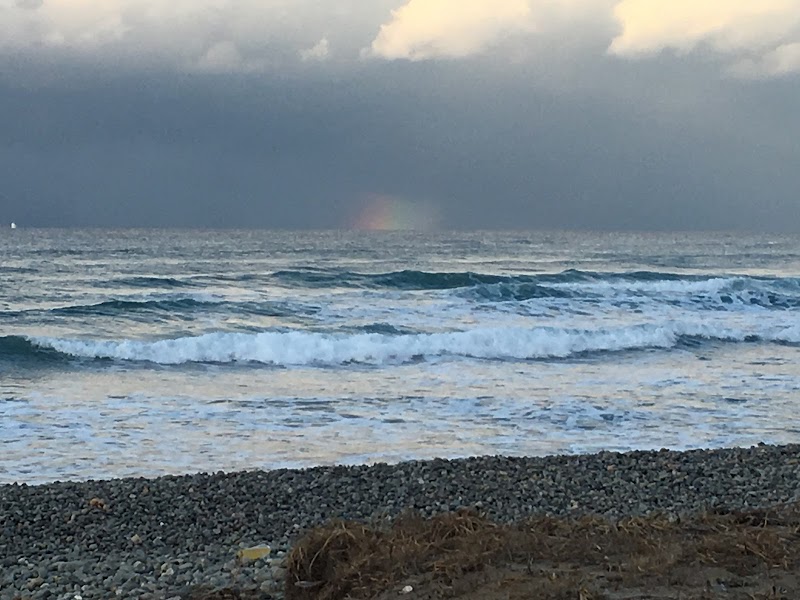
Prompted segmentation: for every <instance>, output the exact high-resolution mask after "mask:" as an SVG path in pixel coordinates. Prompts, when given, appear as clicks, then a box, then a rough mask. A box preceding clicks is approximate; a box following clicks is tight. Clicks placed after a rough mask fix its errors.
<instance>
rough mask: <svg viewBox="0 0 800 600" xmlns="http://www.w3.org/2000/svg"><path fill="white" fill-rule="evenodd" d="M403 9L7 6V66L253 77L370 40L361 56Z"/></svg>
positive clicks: (152, 3) (147, 0)
mask: <svg viewBox="0 0 800 600" xmlns="http://www.w3.org/2000/svg"><path fill="white" fill-rule="evenodd" d="M367 1H369V2H370V6H369V7H365V2H367ZM397 1H398V0H337V2H331V3H322V4H321V3H319V1H318V0H0V58H2V55H3V54H10V53H13V54H15V55H19V54H28V55H31V56H37V55H42V54H47V53H48V52H50V56H52V55H53V52H54V51H55V52H57V56H58V58H59V59H60V60H64V59H69V58H70V57H74V56H77V57H86V56H87V54H91V59H92V63H93V64H113V65H118V64H120V63H124V64H128V63H134V64H136V63H138V64H151V65H152V64H156V65H159V66H160V67H164V68H168V67H172V68H177V69H179V70H189V71H194V70H197V69H200V70H206V71H223V70H232V71H244V72H252V71H254V70H259V69H266V68H268V67H269V66H271V65H275V64H278V63H280V62H281V61H284V62H285V61H289V62H291V61H292V60H294V61H299V60H301V58H306V59H308V60H311V59H314V60H320V59H323V58H325V57H326V56H327V54H328V53H329V51H330V48H329V44H330V43H331V42H333V41H336V42H337V43H340V42H339V40H342V39H345V40H347V39H350V38H354V39H359V38H360V41H358V42H351V45H352V44H355V47H354V48H352V49H351V52H352V53H353V58H356V57H357V51H358V48H359V47H361V46H363V44H364V43H367V42H368V40H370V39H371V38H372V36H373V35H374V32H375V31H376V30H377V28H378V24H379V17H376V14H387V13H388V11H389V8H390V6H391V5H392V4H394V5H396V3H397ZM328 30H331V31H332V32H333V33H332V34H331V36H330V37H328V36H326V37H325V38H323V36H324V35H326V32H327V31H328ZM329 40H330V41H329ZM341 45H342V46H346V43H342V44H341ZM303 49H305V51H303Z"/></svg>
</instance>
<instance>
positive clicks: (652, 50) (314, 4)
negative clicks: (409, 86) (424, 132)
mask: <svg viewBox="0 0 800 600" xmlns="http://www.w3.org/2000/svg"><path fill="white" fill-rule="evenodd" d="M509 40H513V41H514V43H513V44H509V43H508V42H509ZM798 44H800V0H336V2H323V3H321V2H319V0H0V59H2V58H3V55H13V56H15V57H19V56H26V55H29V56H33V57H36V56H40V55H43V56H47V57H50V58H53V57H56V58H57V59H58V60H70V59H71V58H74V57H78V58H79V59H84V58H85V59H87V60H88V61H89V62H91V63H92V64H111V65H114V66H115V67H116V66H120V65H122V66H124V65H126V64H137V65H141V64H144V65H158V66H159V67H160V68H172V69H177V70H184V71H203V72H232V71H235V72H245V73H252V72H258V71H264V70H268V69H271V68H276V67H277V66H278V65H284V66H285V65H287V64H292V63H293V62H300V61H303V62H311V61H329V59H330V58H331V48H332V47H335V48H336V57H337V59H339V60H338V61H337V64H339V63H342V62H345V61H347V60H352V61H355V60H356V59H357V58H358V56H359V54H358V50H359V49H360V48H364V47H365V46H366V48H364V50H363V51H362V56H368V57H373V58H378V59H387V60H412V61H418V60H426V59H441V58H449V59H458V58H464V57H468V56H473V55H476V54H480V53H486V52H489V51H493V52H495V53H496V54H497V55H503V56H506V57H507V58H508V60H514V61H516V62H520V61H540V62H541V64H542V65H545V66H546V67H547V68H549V69H551V70H553V71H556V70H558V69H559V67H560V66H562V65H565V64H567V61H571V60H575V61H590V60H592V59H593V58H597V57H598V56H599V55H601V54H602V50H600V48H602V47H607V48H608V54H609V55H610V56H614V57H617V58H621V59H623V58H624V59H639V60H645V59H646V58H647V57H648V56H651V55H654V54H658V53H660V52H662V51H664V50H669V51H672V52H673V54H674V55H675V56H677V57H679V59H680V57H681V56H683V55H686V54H690V53H693V52H696V53H700V54H702V55H703V56H704V57H708V56H713V57H714V60H716V61H718V62H720V63H721V64H722V70H723V71H724V72H727V73H731V74H734V75H736V76H739V77H748V78H760V77H774V76H784V75H787V74H793V73H800V65H798V61H800V59H798V57H797V54H798ZM587 52H592V53H593V55H590V54H587ZM503 53H505V54H503ZM330 62H333V61H330Z"/></svg>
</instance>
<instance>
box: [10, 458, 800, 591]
mask: <svg viewBox="0 0 800 600" xmlns="http://www.w3.org/2000/svg"><path fill="white" fill-rule="evenodd" d="M798 497H800V445H791V446H765V445H761V446H756V447H753V448H730V449H721V450H692V451H687V452H676V451H666V450H661V451H637V452H628V453H624V454H619V453H612V452H601V453H599V454H592V455H577V456H550V457H524V458H510V457H476V458H465V459H457V460H443V459H435V460H430V461H411V462H404V463H399V464H393V465H386V464H376V465H369V466H367V465H362V466H348V467H345V466H334V467H316V468H312V469H304V470H287V469H282V470H275V471H248V472H239V473H227V474H226V473H216V474H196V475H183V476H166V477H160V478H157V479H114V480H107V481H87V482H56V483H51V484H46V485H37V486H27V485H24V484H12V485H3V486H0V600H11V599H14V598H31V599H47V600H61V599H63V600H90V599H95V598H97V599H107V598H152V599H156V598H159V599H160V598H164V599H167V598H175V599H178V598H184V597H187V596H188V595H189V594H190V592H191V590H193V589H197V588H198V587H199V586H202V587H203V588H205V589H209V590H212V589H222V588H226V587H233V586H235V587H237V588H240V589H253V590H259V591H260V592H262V593H263V597H264V598H269V597H274V598H280V597H282V591H281V590H282V586H283V578H284V576H285V569H284V567H283V561H282V558H283V557H284V556H285V553H286V552H287V551H288V550H289V547H290V545H291V543H292V541H293V540H294V539H296V538H297V536H298V535H299V534H300V533H302V532H303V531H305V530H307V529H309V528H311V527H314V526H317V525H320V524H323V523H325V522H326V521H328V520H330V519H332V518H344V519H354V520H377V519H383V518H391V517H392V516H394V515H397V514H399V513H401V512H403V511H405V510H407V509H413V510H416V511H418V512H420V513H422V514H423V515H426V516H429V515H433V514H437V513H442V512H448V511H452V510H455V509H457V508H460V507H464V506H468V507H478V508H479V510H481V511H483V512H485V513H486V514H487V516H489V517H490V518H492V519H494V520H497V521H502V522H512V521H517V520H519V519H522V518H524V517H526V516H529V515H537V514H552V515H567V514H584V513H593V514H600V515H606V516H609V517H612V518H614V517H621V516H626V515H635V514H648V513H652V512H664V513H669V514H690V513H695V512H698V511H702V510H723V511H724V510H738V509H744V508H754V507H769V506H774V505H776V504H781V503H785V502H789V501H794V500H796V499H798ZM259 545H269V546H270V547H271V548H272V552H271V554H270V555H269V556H267V557H263V558H258V559H257V560H252V561H247V560H243V559H241V558H239V557H238V556H237V552H238V551H239V550H241V549H242V548H245V547H252V546H259Z"/></svg>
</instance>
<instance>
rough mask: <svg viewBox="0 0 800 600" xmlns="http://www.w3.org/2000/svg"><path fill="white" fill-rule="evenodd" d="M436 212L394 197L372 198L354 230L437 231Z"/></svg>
mask: <svg viewBox="0 0 800 600" xmlns="http://www.w3.org/2000/svg"><path fill="white" fill-rule="evenodd" d="M436 221H437V215H436V211H435V210H434V209H433V208H432V207H431V206H429V205H427V204H423V203H418V202H411V201H409V200H404V199H401V198H395V197H392V196H385V195H381V196H371V197H369V198H368V200H367V202H366V204H365V205H364V206H363V207H362V209H361V212H360V213H359V214H358V215H357V217H356V218H355V220H354V221H353V223H352V225H351V227H352V228H353V229H367V230H370V231H385V230H397V229H414V230H423V231H425V230H430V229H435V227H436Z"/></svg>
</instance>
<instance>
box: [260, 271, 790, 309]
mask: <svg viewBox="0 0 800 600" xmlns="http://www.w3.org/2000/svg"><path fill="white" fill-rule="evenodd" d="M269 279H270V280H271V281H273V282H275V283H278V284H280V285H284V286H290V287H307V288H308V287H310V288H328V287H330V288H371V289H390V290H401V291H402V290H406V291H412V290H420V291H425V290H429V291H435V290H443V291H444V290H453V291H454V292H456V293H457V294H459V295H461V296H462V297H464V298H465V299H473V300H478V301H497V302H507V301H527V300H535V299H539V298H564V299H575V300H577V301H581V300H585V299H589V300H598V299H603V298H610V299H624V298H638V299H645V300H649V301H653V302H656V303H669V304H683V303H692V304H696V305H704V306H705V308H710V309H713V310H720V309H721V310H725V309H728V308H730V307H731V306H760V307H764V308H776V309H795V308H800V279H797V278H769V277H748V276H730V275H715V276H708V275H682V274H675V273H668V272H655V271H635V272H630V273H601V272H592V271H578V270H574V269H570V270H567V271H562V272H560V273H553V274H537V275H492V274H485V273H475V272H471V271H465V272H441V273H434V272H427V271H413V270H406V271H394V272H388V273H376V274H367V273H357V272H353V271H339V270H324V269H308V270H294V271H277V272H275V273H273V274H272V275H270V276H269Z"/></svg>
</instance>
